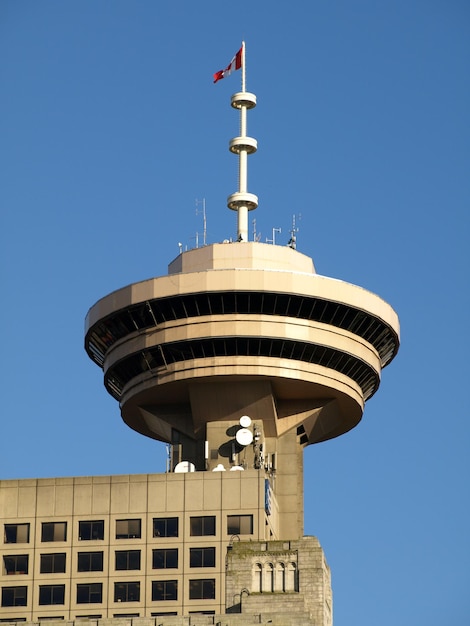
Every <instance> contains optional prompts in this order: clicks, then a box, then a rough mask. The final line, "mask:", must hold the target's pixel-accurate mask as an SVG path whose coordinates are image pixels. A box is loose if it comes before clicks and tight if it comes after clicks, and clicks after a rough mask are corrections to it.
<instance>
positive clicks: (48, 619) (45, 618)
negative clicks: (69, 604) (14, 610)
mask: <svg viewBox="0 0 470 626" xmlns="http://www.w3.org/2000/svg"><path fill="white" fill-rule="evenodd" d="M55 619H61V620H62V619H64V616H63V615H54V617H52V616H49V615H46V616H45V617H38V621H39V622H42V621H47V622H49V621H52V620H55Z"/></svg>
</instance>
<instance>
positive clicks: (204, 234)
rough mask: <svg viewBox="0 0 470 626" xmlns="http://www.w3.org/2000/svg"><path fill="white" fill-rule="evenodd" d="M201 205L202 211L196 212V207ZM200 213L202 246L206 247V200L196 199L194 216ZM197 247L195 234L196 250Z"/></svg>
mask: <svg viewBox="0 0 470 626" xmlns="http://www.w3.org/2000/svg"><path fill="white" fill-rule="evenodd" d="M200 204H202V209H199V210H198V208H197V207H198V206H199V205H200ZM201 213H202V223H203V231H202V245H204V246H206V245H207V222H206V199H205V198H203V199H202V200H198V199H197V198H196V215H201ZM198 247H199V233H196V248H198Z"/></svg>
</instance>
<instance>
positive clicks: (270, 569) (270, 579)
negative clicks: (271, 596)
mask: <svg viewBox="0 0 470 626" xmlns="http://www.w3.org/2000/svg"><path fill="white" fill-rule="evenodd" d="M266 591H268V592H270V593H272V592H273V591H274V565H273V564H272V563H266Z"/></svg>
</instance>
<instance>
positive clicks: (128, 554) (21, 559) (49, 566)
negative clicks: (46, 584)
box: [3, 547, 215, 575]
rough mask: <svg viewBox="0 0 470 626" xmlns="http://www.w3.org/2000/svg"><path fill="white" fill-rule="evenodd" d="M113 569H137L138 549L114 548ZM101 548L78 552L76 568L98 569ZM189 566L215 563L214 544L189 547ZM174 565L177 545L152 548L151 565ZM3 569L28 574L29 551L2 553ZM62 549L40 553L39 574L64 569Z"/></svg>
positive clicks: (102, 559)
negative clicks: (24, 552)
mask: <svg viewBox="0 0 470 626" xmlns="http://www.w3.org/2000/svg"><path fill="white" fill-rule="evenodd" d="M114 557H115V561H114V567H115V569H116V570H140V568H141V551H140V550H116V551H115V553H114ZM103 561H104V552H102V551H96V552H79V553H78V558H77V571H78V572H102V571H103ZM189 566H190V567H215V548H213V547H204V548H190V549H189ZM177 567H178V548H161V549H155V550H152V569H174V568H177ZM3 568H4V573H5V574H7V575H9V574H28V573H29V555H28V554H12V555H5V556H4V557H3ZM65 568H66V554H65V552H54V553H52V554H41V555H40V562H39V573H40V574H60V573H65V571H66V569H65Z"/></svg>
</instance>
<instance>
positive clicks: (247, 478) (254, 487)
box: [233, 470, 264, 509]
mask: <svg viewBox="0 0 470 626" xmlns="http://www.w3.org/2000/svg"><path fill="white" fill-rule="evenodd" d="M262 478H263V477H262V476H261V474H260V473H259V472H257V471H256V470H253V472H250V473H248V472H243V474H242V475H241V476H240V479H241V484H240V502H239V504H238V507H240V508H241V509H255V508H257V507H258V504H259V497H260V494H259V491H260V487H259V485H260V479H261V488H262V489H263V492H264V480H262ZM233 508H237V507H233Z"/></svg>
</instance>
